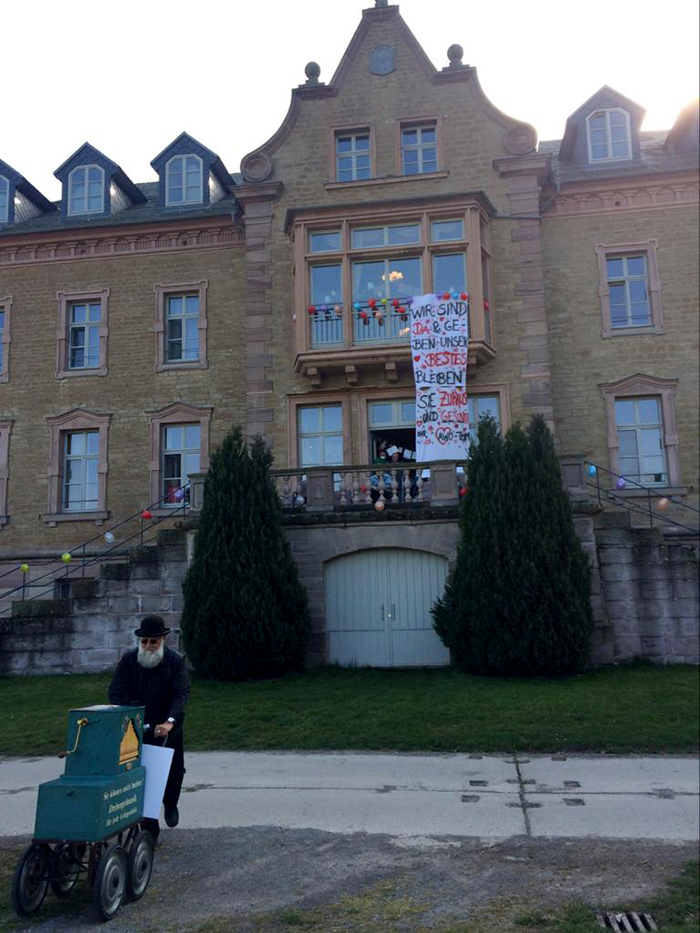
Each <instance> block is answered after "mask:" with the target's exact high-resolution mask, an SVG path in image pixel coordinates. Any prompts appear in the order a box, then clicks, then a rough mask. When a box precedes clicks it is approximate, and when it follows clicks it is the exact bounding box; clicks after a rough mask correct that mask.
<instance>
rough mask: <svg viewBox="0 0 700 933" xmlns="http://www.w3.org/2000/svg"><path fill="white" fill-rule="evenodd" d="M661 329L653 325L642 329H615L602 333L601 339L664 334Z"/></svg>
mask: <svg viewBox="0 0 700 933" xmlns="http://www.w3.org/2000/svg"><path fill="white" fill-rule="evenodd" d="M665 333H666V331H665V330H664V329H663V327H660V326H658V325H655V324H648V325H645V326H644V327H615V328H612V327H611V328H609V329H607V328H606V329H605V330H604V331H603V339H604V340H606V339H607V338H608V337H637V336H639V335H640V334H665Z"/></svg>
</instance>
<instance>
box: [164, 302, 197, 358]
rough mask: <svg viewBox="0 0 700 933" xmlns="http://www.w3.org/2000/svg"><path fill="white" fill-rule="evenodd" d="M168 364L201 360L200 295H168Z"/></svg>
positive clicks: (166, 338) (166, 323) (166, 352)
mask: <svg viewBox="0 0 700 933" xmlns="http://www.w3.org/2000/svg"><path fill="white" fill-rule="evenodd" d="M165 328H166V337H165V340H166V348H165V360H166V362H167V363H179V362H192V361H194V360H198V359H199V295H168V296H167V309H166V321H165Z"/></svg>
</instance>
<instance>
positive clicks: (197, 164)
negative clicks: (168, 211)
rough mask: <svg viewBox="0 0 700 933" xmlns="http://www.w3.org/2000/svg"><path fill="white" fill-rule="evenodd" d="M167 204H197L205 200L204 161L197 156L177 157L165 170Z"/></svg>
mask: <svg viewBox="0 0 700 933" xmlns="http://www.w3.org/2000/svg"><path fill="white" fill-rule="evenodd" d="M165 186H166V203H167V204H196V203H198V202H201V201H202V199H203V187H202V160H201V159H200V158H199V156H196V155H182V156H175V158H174V159H171V160H170V161H169V162H168V164H167V166H166V169H165Z"/></svg>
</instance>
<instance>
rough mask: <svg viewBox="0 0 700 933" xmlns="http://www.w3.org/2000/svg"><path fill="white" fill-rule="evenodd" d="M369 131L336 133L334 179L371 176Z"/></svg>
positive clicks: (346, 179) (350, 179)
mask: <svg viewBox="0 0 700 933" xmlns="http://www.w3.org/2000/svg"><path fill="white" fill-rule="evenodd" d="M371 163H372V159H371V155H370V145H369V131H368V130H363V131H361V132H356V133H337V134H336V137H335V180H336V181H361V180H362V179H365V178H371V174H372V164H371Z"/></svg>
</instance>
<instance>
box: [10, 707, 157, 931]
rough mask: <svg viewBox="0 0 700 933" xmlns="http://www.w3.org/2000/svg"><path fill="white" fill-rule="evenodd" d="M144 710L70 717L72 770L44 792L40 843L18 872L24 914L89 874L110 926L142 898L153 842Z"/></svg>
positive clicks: (18, 905)
mask: <svg viewBox="0 0 700 933" xmlns="http://www.w3.org/2000/svg"><path fill="white" fill-rule="evenodd" d="M143 714H144V707H142V706H87V707H84V708H82V709H74V710H70V712H69V714H68V717H69V719H68V742H67V748H68V751H65V752H61V753H60V754H59V758H65V760H66V765H65V771H64V773H63V774H62V775H61V777H59V778H57V779H56V780H55V781H48V782H46V783H45V784H41V785H40V786H39V799H38V802H37V809H36V821H35V825H34V837H33V839H32V842H31V844H30V846H29V848H28V849H27V850H26V852H25V853H24V854H23V855H22V857H21V859H20V861H19V864H18V865H17V868H16V870H15V875H14V879H13V885H12V900H13V904H14V908H15V911H16V912H17V914H19V915H20V916H28V915H29V914H32V913H34V912H35V911H37V910H38V909H39V908H40V907H41V905H42V903H43V900H44V897H45V896H46V892H47V890H48V888H49V886H50V887H51V889H52V890H53V892H54V893H55V894H56V895H57V896H58V897H64V896H65V895H67V894H69V893H70V891H72V890H73V888H74V887H75V885H76V883H77V881H78V878H79V877H80V875H81V874H86V875H87V879H88V883H89V884H90V885H91V887H92V890H93V895H92V901H93V906H94V908H95V910H96V912H97V914H98V916H99V917H100V918H101V919H103V920H111V919H112V917H114V916H115V915H116V913H117V912H118V910H119V908H120V907H121V905H122V903H123V901H124V899H125V897H127V896H129V897H130V898H131V899H132V900H137V899H138V898H140V897H142V896H143V894H144V893H145V891H146V888H147V887H148V883H149V881H150V878H151V870H152V868H153V851H154V841H153V837H152V836H151V834H150V833H149V832H147V831H146V830H145V829H143V825H142V816H143V801H144V790H145V785H146V770H145V768H143V767H142V765H141V746H142V740H143Z"/></svg>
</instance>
